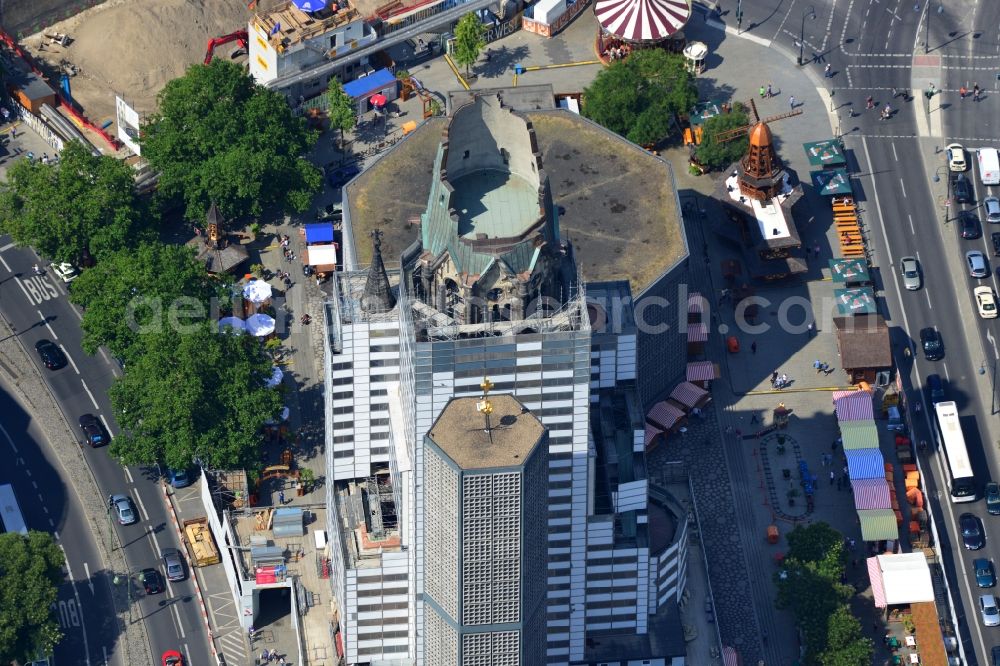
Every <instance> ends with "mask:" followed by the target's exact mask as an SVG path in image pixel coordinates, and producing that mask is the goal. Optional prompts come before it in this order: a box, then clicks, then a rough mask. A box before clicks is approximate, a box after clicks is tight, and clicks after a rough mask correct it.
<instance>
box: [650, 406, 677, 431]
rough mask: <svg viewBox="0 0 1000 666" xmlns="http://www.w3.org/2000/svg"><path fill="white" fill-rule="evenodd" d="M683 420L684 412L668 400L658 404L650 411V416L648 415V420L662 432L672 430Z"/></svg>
mask: <svg viewBox="0 0 1000 666" xmlns="http://www.w3.org/2000/svg"><path fill="white" fill-rule="evenodd" d="M682 418H684V412H683V411H681V410H680V409H679V408H678V407H676V406H674V405H671V404H670V403H669V402H667V401H666V400H664V401H663V402H658V403H656V404H655V405H654V406H653V408H652V409H651V410H649V414H646V420H647V421H648V422H649V423H651V424H653V425H654V426H656V427H657V428H660V429H661V430H670V429H671V428H673V427H674V426H675V425H677V422H678V421H680V420H681V419H682Z"/></svg>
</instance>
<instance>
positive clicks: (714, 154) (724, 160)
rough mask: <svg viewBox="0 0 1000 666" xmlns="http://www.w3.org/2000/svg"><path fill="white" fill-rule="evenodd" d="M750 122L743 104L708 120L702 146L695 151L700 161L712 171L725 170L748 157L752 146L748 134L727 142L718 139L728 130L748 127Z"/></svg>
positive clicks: (704, 129) (703, 133)
mask: <svg viewBox="0 0 1000 666" xmlns="http://www.w3.org/2000/svg"><path fill="white" fill-rule="evenodd" d="M749 122H750V119H749V118H748V117H747V114H746V110H745V108H744V107H743V105H742V104H737V105H736V107H735V108H734V109H733V110H732V112H730V113H721V114H719V115H717V116H712V117H711V118H709V119H708V120H706V121H705V125H704V127H703V129H702V138H701V144H700V145H699V146H698V149H697V150H696V151H695V152H696V154H697V156H698V161H700V162H701V163H702V164H704V165H706V166H708V167H710V168H712V169H725V168H726V167H728V166H729V165H730V164H732V163H733V162H735V161H736V160H738V159H740V158H741V157H743V156H744V155H746V153H747V148H748V147H749V145H750V141H749V139H748V138H747V135H746V134H742V135H740V136H738V137H736V138H734V139H730V140H729V141H725V142H720V141H719V140H718V139H717V138H716V137H718V136H719V134H721V133H722V132H725V131H727V130H731V129H736V128H737V127H746V126H747V124H748V123H749Z"/></svg>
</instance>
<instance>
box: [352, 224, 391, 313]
mask: <svg viewBox="0 0 1000 666" xmlns="http://www.w3.org/2000/svg"><path fill="white" fill-rule="evenodd" d="M371 237H372V264H371V266H369V267H368V280H367V282H365V291H364V293H363V294H362V295H361V309H362V310H364V311H365V312H368V313H372V314H377V313H380V312H389V311H390V310H392V309H393V308H394V307H396V297H395V296H393V295H392V287H390V286H389V275H388V274H387V273H386V272H385V262H383V261H382V231H381V230H380V229H373V230H372V232H371Z"/></svg>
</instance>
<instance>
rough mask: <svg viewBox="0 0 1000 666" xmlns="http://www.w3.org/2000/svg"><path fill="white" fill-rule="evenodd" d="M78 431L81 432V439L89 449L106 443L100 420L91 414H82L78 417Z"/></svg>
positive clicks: (106, 438) (106, 439)
mask: <svg viewBox="0 0 1000 666" xmlns="http://www.w3.org/2000/svg"><path fill="white" fill-rule="evenodd" d="M80 430H82V431H83V438H84V439H85V440H86V441H87V444H89V445H90V447H91V448H95V447H98V446H104V445H105V444H107V443H108V437H107V435H105V434H104V426H102V425H101V421H100V419H98V418H97V417H96V416H94V415H93V414H84V415H83V416H81V417H80Z"/></svg>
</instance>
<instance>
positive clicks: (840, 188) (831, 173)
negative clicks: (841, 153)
mask: <svg viewBox="0 0 1000 666" xmlns="http://www.w3.org/2000/svg"><path fill="white" fill-rule="evenodd" d="M809 179H810V180H811V181H812V184H813V187H815V188H816V191H817V192H818V193H819V194H820V196H824V197H832V196H834V195H837V194H850V193H851V192H853V190H852V189H851V176H850V174H849V173H847V169H823V170H822V171H810V172H809Z"/></svg>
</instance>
